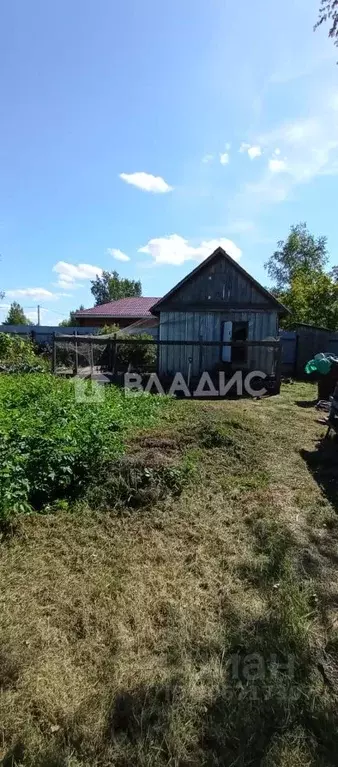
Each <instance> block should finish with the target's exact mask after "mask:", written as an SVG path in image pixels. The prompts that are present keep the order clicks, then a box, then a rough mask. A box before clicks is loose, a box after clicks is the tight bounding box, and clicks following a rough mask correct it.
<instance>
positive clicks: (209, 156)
mask: <svg viewBox="0 0 338 767" xmlns="http://www.w3.org/2000/svg"><path fill="white" fill-rule="evenodd" d="M213 159H214V155H213V154H205V155H203V157H202V162H203V163H204V165H208V164H209V163H211V162H212V161H213Z"/></svg>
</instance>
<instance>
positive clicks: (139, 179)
mask: <svg viewBox="0 0 338 767" xmlns="http://www.w3.org/2000/svg"><path fill="white" fill-rule="evenodd" d="M120 178H122V181H125V182H126V183H127V184H132V185H133V186H137V187H138V189H143V191H144V192H154V193H155V194H164V193H165V192H171V191H172V189H173V187H172V186H169V184H167V182H166V181H165V180H164V178H162V177H161V176H152V175H151V173H144V172H143V171H140V172H138V173H120Z"/></svg>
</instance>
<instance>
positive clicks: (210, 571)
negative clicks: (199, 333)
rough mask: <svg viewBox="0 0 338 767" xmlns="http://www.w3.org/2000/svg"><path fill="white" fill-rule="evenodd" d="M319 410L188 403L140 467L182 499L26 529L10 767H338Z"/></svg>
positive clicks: (4, 707) (11, 539)
mask: <svg viewBox="0 0 338 767" xmlns="http://www.w3.org/2000/svg"><path fill="white" fill-rule="evenodd" d="M314 398H315V388H314V387H313V386H312V385H311V384H293V385H291V384H289V385H285V386H284V387H283V388H282V393H281V395H280V396H279V397H272V398H268V399H265V400H262V401H253V400H244V399H243V400H237V401H223V402H201V401H200V402H190V401H176V402H175V403H174V404H173V405H172V406H171V409H170V417H168V411H166V410H165V413H164V415H163V418H162V420H160V421H159V422H157V423H156V424H154V425H153V426H144V427H143V430H142V432H141V433H139V434H138V435H136V436H133V435H132V434H130V437H129V442H128V456H127V459H126V460H129V462H130V467H132V469H133V471H131V472H130V473H129V475H128V477H129V480H128V481H130V483H131V484H132V482H133V481H134V480H135V472H134V469H135V466H139V465H141V463H142V466H143V467H146V472H148V474H147V476H148V475H149V476H150V477H153V476H155V474H154V472H155V471H156V472H157V474H156V477H158V476H160V472H162V474H161V477H162V480H163V477H164V480H166V479H168V478H169V479H170V482H169V485H170V492H168V493H167V494H165V493H158V494H156V493H153V495H152V496H151V495H147V494H146V493H145V495H144V497H143V496H142V494H141V500H142V502H139V503H138V504H135V503H134V501H135V498H136V496H137V494H136V495H135V487H134V491H133V492H131V493H130V494H128V492H125V494H124V495H123V498H125V505H121V502H120V503H119V506H118V507H116V508H114V509H110V510H109V511H107V510H105V498H104V497H103V498H101V500H100V503H99V504H95V498H93V504H92V505H96V507H97V508H99V509H100V510H96V511H93V508H90V506H89V504H90V497H89V498H87V502H86V503H87V505H84V503H82V504H80V505H79V506H78V507H77V509H76V510H75V511H69V510H66V509H65V507H63V510H60V511H59V512H58V513H55V512H54V513H45V514H41V513H40V514H29V515H25V514H23V515H22V516H19V517H18V518H17V522H16V525H15V528H14V530H13V531H9V532H8V531H7V533H6V535H4V537H3V540H2V542H1V545H0V602H1V605H0V607H1V610H0V688H1V708H0V758H2V760H3V761H2V764H3V765H4V767H14V766H15V765H16V766H18V765H20V767H21V765H24V767H28V766H29V767H110V766H111V767H113V766H114V767H127V766H129V765H132V766H133V767H162V766H164V765H168V766H169V765H170V767H189V766H190V767H198V766H199V765H206V767H209V766H210V767H211V766H213V767H216V766H219V767H220V766H221V765H225V766H226V767H249V766H250V767H258V765H262V766H263V767H310V766H312V765H313V766H316V767H330V765H332V766H333V765H336V764H337V759H338V756H337V755H338V709H337V695H338V570H337V564H338V547H337V541H338V517H337V514H336V509H337V498H338V496H337V489H338V484H337V483H338V472H337V466H338V444H336V443H335V440H334V439H333V440H332V441H331V440H329V441H328V442H327V443H326V444H322V442H321V439H322V437H323V436H324V434H325V430H326V429H325V426H322V425H320V424H319V423H318V422H317V419H318V417H319V415H318V413H317V411H315V410H314V409H313V407H309V403H311V402H312V401H313V400H314ZM182 467H183V469H184V472H183V475H184V478H185V479H184V483H183V484H182V483H181V479H182ZM133 472H134V473H133ZM175 477H177V484H175ZM127 479H128V478H127ZM107 480H108V483H109V477H108V478H107ZM164 480H163V481H164ZM123 481H124V483H125V486H126V488H127V487H128V481H127V480H126V475H125V474H124V479H123ZM115 487H116V484H115ZM111 497H112V498H113V491H112V493H111ZM137 497H138V496H137ZM137 505H138V508H133V506H137Z"/></svg>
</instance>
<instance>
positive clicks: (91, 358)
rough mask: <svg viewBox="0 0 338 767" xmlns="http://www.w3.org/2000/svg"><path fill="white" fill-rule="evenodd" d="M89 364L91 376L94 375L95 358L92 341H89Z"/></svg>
mask: <svg viewBox="0 0 338 767" xmlns="http://www.w3.org/2000/svg"><path fill="white" fill-rule="evenodd" d="M89 364H90V375H93V373H94V356H93V341H92V339H90V341H89Z"/></svg>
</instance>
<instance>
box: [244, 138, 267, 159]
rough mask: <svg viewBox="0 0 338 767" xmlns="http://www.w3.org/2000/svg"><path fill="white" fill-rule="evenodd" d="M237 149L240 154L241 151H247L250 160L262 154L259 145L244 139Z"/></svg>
mask: <svg viewBox="0 0 338 767" xmlns="http://www.w3.org/2000/svg"><path fill="white" fill-rule="evenodd" d="M239 151H240V152H241V154H243V152H247V154H248V155H249V157H250V160H254V159H255V158H256V157H260V156H261V154H262V149H261V147H260V146H254V145H251V144H247V143H246V142H245V141H242V143H241V145H240V148H239Z"/></svg>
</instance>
